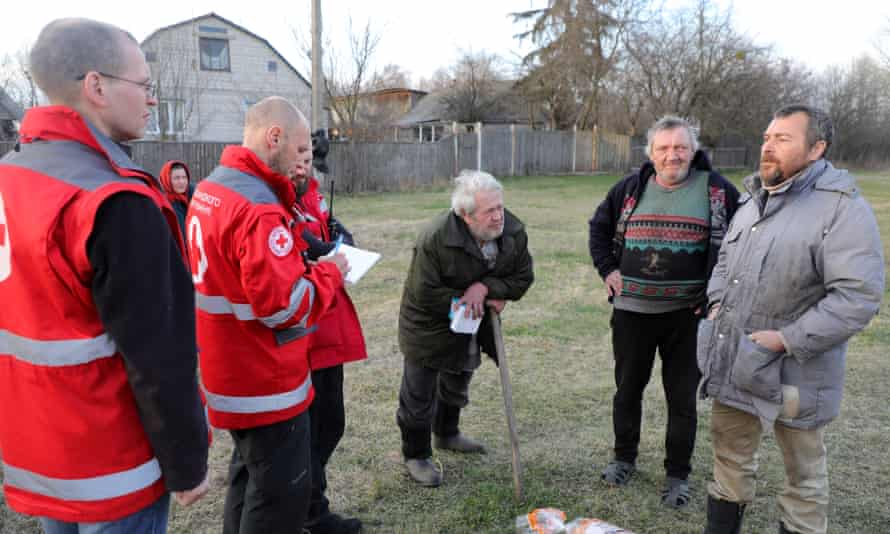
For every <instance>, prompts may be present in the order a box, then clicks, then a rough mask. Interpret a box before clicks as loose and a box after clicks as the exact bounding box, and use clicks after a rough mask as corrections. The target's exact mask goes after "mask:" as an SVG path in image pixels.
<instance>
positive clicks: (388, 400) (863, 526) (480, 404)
mask: <svg viewBox="0 0 890 534" xmlns="http://www.w3.org/2000/svg"><path fill="white" fill-rule="evenodd" d="M736 178H738V176H736ZM616 179H617V177H616V176H595V177H590V176H573V177H532V178H515V179H506V180H505V181H504V184H505V186H506V190H507V192H506V202H507V206H508V207H509V208H510V209H511V210H512V211H513V212H514V213H516V214H517V215H518V216H519V217H520V218H521V219H522V220H523V221H525V223H526V225H527V227H528V230H529V235H530V247H531V249H532V254H533V255H534V258H535V275H536V281H535V284H534V285H533V286H532V288H531V290H530V291H529V293H528V294H527V295H526V297H525V298H524V299H523V300H522V301H521V302H520V303H516V304H510V305H508V307H507V309H506V310H505V312H504V336H505V342H506V351H507V354H508V359H509V365H510V371H511V373H512V378H513V394H514V406H515V410H516V417H517V421H518V427H519V440H520V446H521V451H522V460H523V465H524V473H523V480H524V483H525V492H526V498H525V502H521V503H517V502H514V500H513V487H512V478H511V468H510V446H509V442H508V438H507V429H506V422H505V418H504V408H503V402H502V398H501V390H500V384H499V379H498V373H497V369H496V367H495V366H494V365H492V364H491V362H490V361H485V362H484V363H483V365H482V367H481V368H480V369H479V371H478V372H477V374H476V376H475V378H474V380H473V384H472V385H471V390H470V395H471V403H470V406H469V407H468V408H467V409H466V410H465V412H464V416H463V418H462V423H463V424H462V430H463V431H464V432H466V433H467V434H469V435H471V436H474V437H477V438H480V439H482V440H483V441H484V442H485V443H486V444H487V445H488V447H489V454H487V455H484V456H462V455H458V454H452V453H438V454H437V459H438V460H439V461H440V462H441V463H442V466H443V467H444V472H445V482H444V484H443V485H442V487H440V488H437V489H423V488H419V487H418V486H416V485H415V484H413V483H412V482H410V481H409V480H408V479H407V477H406V475H405V474H404V470H403V468H402V466H401V463H400V453H399V431H398V428H397V426H396V424H395V410H396V406H397V402H398V401H397V399H398V387H399V381H400V377H401V368H402V357H401V355H400V353H399V350H398V345H397V341H396V322H397V312H398V305H399V297H400V295H401V286H402V281H403V278H404V276H405V272H406V270H407V265H408V261H409V259H410V254H411V245H412V242H413V239H414V237H415V235H416V233H417V231H418V229H419V228H420V226H421V225H423V224H424V223H425V222H426V221H427V220H429V219H430V218H431V217H432V216H433V215H434V214H436V213H438V212H439V211H441V210H443V209H446V207H447V206H448V203H449V198H448V191H447V190H445V189H437V190H430V191H424V192H415V193H394V194H380V195H370V196H358V197H354V198H339V197H338V198H337V199H336V202H335V209H336V211H337V215H338V217H340V218H341V219H342V220H343V221H344V222H345V223H346V224H347V226H348V227H349V228H350V229H351V230H352V231H353V233H354V234H355V236H356V239H357V240H358V243H359V245H360V246H362V247H365V248H369V249H372V250H377V251H380V252H382V253H383V259H382V260H381V262H380V263H379V264H378V266H377V267H375V268H374V269H373V270H372V271H371V272H370V273H369V274H368V275H367V277H366V278H365V279H364V280H362V281H361V283H360V284H359V285H358V286H356V287H353V288H352V289H351V294H352V295H353V298H354V299H355V302H356V305H357V307H358V310H359V313H360V315H361V318H362V323H363V326H364V330H365V335H366V338H367V342H368V348H369V352H370V354H369V358H368V360H367V361H364V362H360V363H354V364H350V365H348V366H347V368H346V369H347V370H346V399H347V419H348V422H347V429H346V436H345V438H344V439H343V441H342V443H341V444H340V447H339V449H338V451H337V452H336V453H335V455H334V458H333V460H332V464H331V467H330V469H329V484H330V490H329V493H330V497H331V498H332V501H333V508H334V509H335V510H336V511H338V512H341V513H345V514H348V515H356V516H358V517H360V518H361V519H362V520H363V521H364V523H365V525H366V529H365V531H366V532H383V533H390V532H400V533H401V532H404V533H438V532H443V533H444V532H449V533H481V532H485V533H489V532H492V533H494V532H504V533H509V532H513V531H514V526H513V524H514V518H515V517H516V516H517V515H520V514H525V513H527V512H528V511H530V510H531V509H533V508H536V507H543V506H553V507H558V508H560V509H562V510H564V511H565V512H566V513H567V515H568V516H569V517H570V518H574V517H599V518H601V519H605V520H607V521H610V522H613V523H615V524H618V525H621V526H624V527H625V528H629V529H632V530H633V531H635V532H637V533H664V532H670V533H673V534H680V533H696V532H701V530H702V529H703V525H704V520H705V513H704V510H705V499H706V490H705V484H706V482H707V480H708V479H709V473H710V467H711V456H710V455H711V446H710V436H709V434H708V422H709V415H710V406H709V404H708V403H700V404H699V408H700V417H699V433H698V436H699V438H698V442H697V445H696V451H695V457H694V459H693V468H694V470H693V474H692V476H691V483H692V490H693V501H692V504H691V505H690V507H689V510H688V511H684V512H676V511H673V510H670V509H667V508H665V507H664V506H662V505H661V504H660V499H659V493H660V488H661V485H662V479H663V476H664V474H663V469H662V459H663V443H664V426H665V408H664V396H663V394H662V391H661V386H660V367H659V366H658V365H657V366H656V369H655V370H654V371H653V380H652V383H651V384H650V387H649V388H648V390H647V394H646V399H645V411H644V415H643V419H644V421H643V437H642V443H641V454H640V458H639V460H638V469H639V471H638V473H637V475H636V476H635V477H634V479H633V480H632V482H631V483H630V484H629V485H628V486H627V487H625V488H622V489H612V488H607V487H605V486H604V485H603V484H602V483H601V482H600V480H599V471H600V469H602V467H603V466H604V464H605V463H606V462H607V461H608V460H609V458H610V456H611V446H612V427H611V397H612V394H613V390H614V383H613V378H612V376H613V375H612V371H613V361H612V355H611V342H610V335H609V326H608V318H609V314H610V307H609V305H608V303H607V302H606V298H605V292H604V289H603V284H602V281H601V280H600V279H599V277H598V276H597V275H596V274H595V272H594V270H593V268H592V266H591V262H590V258H589V256H588V253H587V220H588V219H589V217H590V216H591V214H592V212H593V209H594V208H595V207H596V205H597V204H598V203H599V202H600V200H601V199H602V198H603V196H604V194H605V192H606V190H607V189H608V188H609V186H611V184H612V183H614V182H615V180H616ZM860 184H861V186H862V188H863V190H864V191H865V194H866V196H867V197H868V198H869V200H870V201H871V203H872V206H873V207H874V209H875V212H876V213H877V215H878V218H879V220H880V224H881V230H882V234H883V235H884V237H885V240H884V243H885V246H887V245H888V244H890V175H887V174H883V175H879V174H872V175H864V176H862V177H861V178H860ZM885 256H887V252H886V251H885ZM887 306H888V303H887V302H886V299H885V304H884V311H883V313H882V314H881V315H879V316H878V317H877V318H876V319H875V320H874V321H873V323H872V325H871V326H870V327H869V328H868V330H866V332H864V333H863V334H861V335H859V336H857V337H856V338H855V339H854V340H853V341H852V343H851V345H850V354H849V363H848V371H847V386H846V396H845V399H844V406H843V411H842V415H841V417H840V419H838V420H837V421H835V422H833V423H832V424H831V425H829V427H828V431H827V437H826V441H827V446H828V451H829V471H830V476H831V486H832V489H831V491H832V501H831V510H830V519H829V523H830V529H829V531H830V532H838V533H841V532H843V533H845V534H847V533H862V534H871V533H885V532H890V491H888V489H887V488H888V485H890V447H888V446H887V440H888V438H890V410H888V409H887V401H888V391H890V386H888V384H890V365H888V363H887V354H888V349H890V317H888V313H887V311H888V310H887ZM35 445H39V444H35ZM230 451H231V441H230V440H229V439H228V437H227V436H226V435H225V434H223V433H217V439H216V440H215V443H214V446H213V450H212V466H211V468H212V470H213V482H214V489H213V491H212V493H211V494H210V495H209V496H208V497H207V498H205V499H204V500H202V501H201V502H200V503H198V504H196V505H195V506H192V507H190V508H186V509H183V508H179V507H177V506H175V505H174V507H173V510H172V515H171V524H170V525H171V528H170V531H171V532H175V533H188V534H192V533H195V534H200V533H218V532H220V531H221V526H220V525H221V522H220V519H221V517H222V505H223V498H224V486H225V466H226V464H227V460H228V457H229V454H230ZM761 452H762V458H761V468H760V473H759V477H758V478H759V486H758V496H757V499H756V501H755V502H754V503H753V505H752V506H750V507H749V511H748V513H747V516H746V523H745V525H746V526H745V528H744V531H745V532H756V533H761V532H775V529H776V524H777V520H778V519H777V510H776V506H775V496H776V494H777V493H778V491H780V489H781V486H782V483H783V471H782V463H781V454H780V453H779V450H778V447H777V445H776V443H775V440H774V439H773V438H772V437H767V438H766V439H765V442H764V445H763V447H762V450H761ZM0 532H2V533H4V534H7V533H20V532H28V533H30V532H37V529H36V527H35V523H34V522H33V521H31V520H27V519H24V518H22V517H21V516H17V515H15V514H12V513H10V512H9V510H8V509H7V508H6V507H5V505H4V506H3V507H2V509H0Z"/></svg>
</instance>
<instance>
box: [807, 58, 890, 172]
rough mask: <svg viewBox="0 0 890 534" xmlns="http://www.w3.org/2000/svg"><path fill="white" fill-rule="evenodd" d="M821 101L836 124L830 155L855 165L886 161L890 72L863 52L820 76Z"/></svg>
mask: <svg viewBox="0 0 890 534" xmlns="http://www.w3.org/2000/svg"><path fill="white" fill-rule="evenodd" d="M820 87H821V88H822V90H823V94H822V100H823V102H822V104H823V105H824V106H825V107H826V108H827V111H828V113H829V115H830V116H831V117H832V121H833V123H834V127H835V134H836V135H835V141H834V143H833V145H832V148H831V151H832V154H831V157H832V158H833V159H839V160H844V161H845V162H848V163H852V164H856V165H875V164H878V163H881V162H886V161H887V159H888V154H890V140H888V138H887V135H886V132H887V130H888V128H890V97H888V95H887V87H890V72H888V70H887V69H886V68H885V67H884V66H883V65H881V64H879V63H878V62H877V61H876V60H874V59H872V58H871V57H868V56H867V55H863V56H861V57H859V58H857V59H856V60H854V61H852V62H851V63H850V64H849V65H847V66H834V67H831V68H829V69H827V70H826V72H825V74H824V75H823V76H822V79H821V83H820Z"/></svg>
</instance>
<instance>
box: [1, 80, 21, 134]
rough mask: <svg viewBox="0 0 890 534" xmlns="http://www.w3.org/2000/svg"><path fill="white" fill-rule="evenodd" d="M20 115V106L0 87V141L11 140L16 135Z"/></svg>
mask: <svg viewBox="0 0 890 534" xmlns="http://www.w3.org/2000/svg"><path fill="white" fill-rule="evenodd" d="M22 115H24V111H22V107H21V106H20V105H18V103H17V102H16V101H15V100H13V99H12V98H10V97H9V95H8V94H6V91H5V90H3V88H2V87H0V141H12V140H15V138H16V137H18V130H19V128H18V123H19V121H21V120H22Z"/></svg>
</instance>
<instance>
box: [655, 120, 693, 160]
mask: <svg viewBox="0 0 890 534" xmlns="http://www.w3.org/2000/svg"><path fill="white" fill-rule="evenodd" d="M677 128H684V129H685V130H686V132H687V133H688V134H689V142H690V144H691V146H690V148H691V149H692V152H693V153H694V152H695V151H696V150H698V128H696V127H695V126H693V125H692V123H691V122H689V121H688V120H686V119H684V118H683V117H678V116H676V115H665V116H664V117H662V118H660V119H658V120H657V121H655V124H653V125H652V127H651V128H649V130H648V131H647V132H646V157H649V158H651V157H652V143H653V142H654V141H655V136H656V134H658V132H663V131H665V130H676V129H677Z"/></svg>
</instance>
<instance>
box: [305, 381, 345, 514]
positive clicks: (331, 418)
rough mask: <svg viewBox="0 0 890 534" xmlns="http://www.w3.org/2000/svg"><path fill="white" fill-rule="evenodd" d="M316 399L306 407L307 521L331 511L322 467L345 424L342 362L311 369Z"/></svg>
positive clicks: (334, 447)
mask: <svg viewBox="0 0 890 534" xmlns="http://www.w3.org/2000/svg"><path fill="white" fill-rule="evenodd" d="M312 387H313V388H315V400H313V401H312V405H311V406H310V407H309V418H310V420H311V423H310V424H311V428H312V430H311V435H312V498H311V501H310V504H309V516H308V521H309V523H312V522H314V521H315V520H317V519H319V518H321V517H323V516H325V515H327V514H329V513H330V508H329V504H330V503H329V502H328V498H327V497H326V496H325V491H326V490H327V487H328V479H327V475H326V474H325V467H326V466H327V464H328V460H330V459H331V455H332V454H334V449H336V448H337V444H339V443H340V439H341V438H342V437H343V431H344V430H345V428H346V410H345V407H344V405H343V366H342V365H335V366H333V367H327V368H325V369H317V370H315V371H312Z"/></svg>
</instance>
